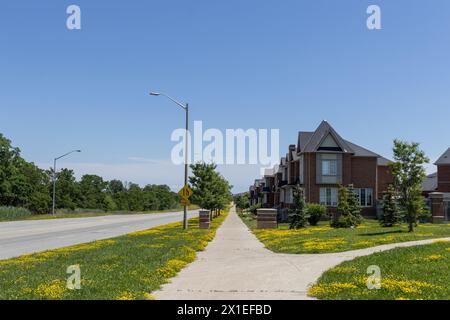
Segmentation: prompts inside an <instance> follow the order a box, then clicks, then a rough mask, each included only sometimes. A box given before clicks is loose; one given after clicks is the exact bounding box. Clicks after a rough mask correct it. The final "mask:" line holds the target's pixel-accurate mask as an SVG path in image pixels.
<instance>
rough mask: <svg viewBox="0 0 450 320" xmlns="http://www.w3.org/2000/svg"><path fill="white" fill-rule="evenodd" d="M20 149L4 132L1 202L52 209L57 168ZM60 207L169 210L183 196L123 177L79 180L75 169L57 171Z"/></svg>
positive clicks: (0, 155) (0, 136)
mask: <svg viewBox="0 0 450 320" xmlns="http://www.w3.org/2000/svg"><path fill="white" fill-rule="evenodd" d="M20 152H21V151H20V149H19V148H17V147H13V146H12V144H11V141H10V140H8V139H7V138H5V137H4V136H3V134H1V133H0V206H11V207H22V208H26V209H28V210H30V211H31V212H33V213H35V214H45V213H48V212H50V208H51V203H52V182H53V180H52V179H53V169H49V170H42V169H40V168H38V167H37V166H36V165H35V164H34V163H32V162H27V161H26V160H25V159H23V158H22V157H21V154H20ZM56 179H57V180H56V208H57V209H69V210H74V209H76V208H82V209H98V210H104V211H115V210H118V211H149V210H165V209H172V208H176V207H178V206H179V204H178V202H179V197H178V195H177V194H176V193H174V192H172V191H171V190H170V188H169V187H168V186H166V185H147V186H145V187H143V188H141V187H140V186H139V185H137V184H134V183H123V182H122V181H119V180H111V181H105V180H103V178H102V177H100V176H97V175H91V174H88V175H84V176H83V177H82V178H81V180H80V181H77V180H76V178H75V176H74V172H73V171H72V170H69V169H62V170H60V171H59V172H57V173H56Z"/></svg>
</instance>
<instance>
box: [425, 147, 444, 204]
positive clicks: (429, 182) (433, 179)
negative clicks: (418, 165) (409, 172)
mask: <svg viewBox="0 0 450 320" xmlns="http://www.w3.org/2000/svg"><path fill="white" fill-rule="evenodd" d="M434 164H435V165H436V166H437V171H436V172H434V173H432V174H430V175H429V176H428V177H427V178H426V179H425V181H424V182H423V184H422V189H423V192H424V194H425V195H426V196H428V195H429V194H430V193H432V192H443V193H450V148H448V149H447V151H445V152H444V154H442V156H440V157H439V159H437V161H436V162H435V163H434ZM449 196H450V195H449Z"/></svg>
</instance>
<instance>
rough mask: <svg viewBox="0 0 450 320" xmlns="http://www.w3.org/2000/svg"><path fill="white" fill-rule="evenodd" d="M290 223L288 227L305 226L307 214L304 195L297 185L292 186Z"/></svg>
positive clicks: (297, 227) (298, 227)
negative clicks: (292, 202)
mask: <svg viewBox="0 0 450 320" xmlns="http://www.w3.org/2000/svg"><path fill="white" fill-rule="evenodd" d="M289 218H290V220H291V224H290V225H289V229H300V228H304V227H306V224H307V221H308V216H307V214H306V208H305V197H304V194H303V189H302V188H301V187H300V186H299V185H297V186H295V188H294V209H293V210H292V211H291V212H290V214H289Z"/></svg>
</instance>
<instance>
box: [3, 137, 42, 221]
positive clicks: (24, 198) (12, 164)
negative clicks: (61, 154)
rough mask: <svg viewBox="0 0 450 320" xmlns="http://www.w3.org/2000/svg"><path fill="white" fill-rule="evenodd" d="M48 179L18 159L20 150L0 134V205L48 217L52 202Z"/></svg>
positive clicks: (39, 171) (34, 167)
mask: <svg viewBox="0 0 450 320" xmlns="http://www.w3.org/2000/svg"><path fill="white" fill-rule="evenodd" d="M49 182H50V181H49V177H48V176H47V175H46V174H45V172H44V171H43V170H41V169H39V168H38V167H37V166H36V165H34V164H33V163H31V162H27V161H25V160H24V159H23V158H22V157H21V156H20V149H19V148H17V147H13V146H12V145H11V141H10V140H8V139H6V138H5V137H4V136H3V135H2V134H0V205H4V206H14V207H25V208H27V209H29V210H31V211H33V212H35V213H47V212H48V210H49V206H50V202H51V198H50V195H49V194H48V191H47V188H48V185H49Z"/></svg>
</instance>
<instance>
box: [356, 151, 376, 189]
mask: <svg viewBox="0 0 450 320" xmlns="http://www.w3.org/2000/svg"><path fill="white" fill-rule="evenodd" d="M351 183H353V186H354V187H355V188H372V189H373V190H374V192H376V187H377V159H376V158H364V157H353V158H352V176H351Z"/></svg>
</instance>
